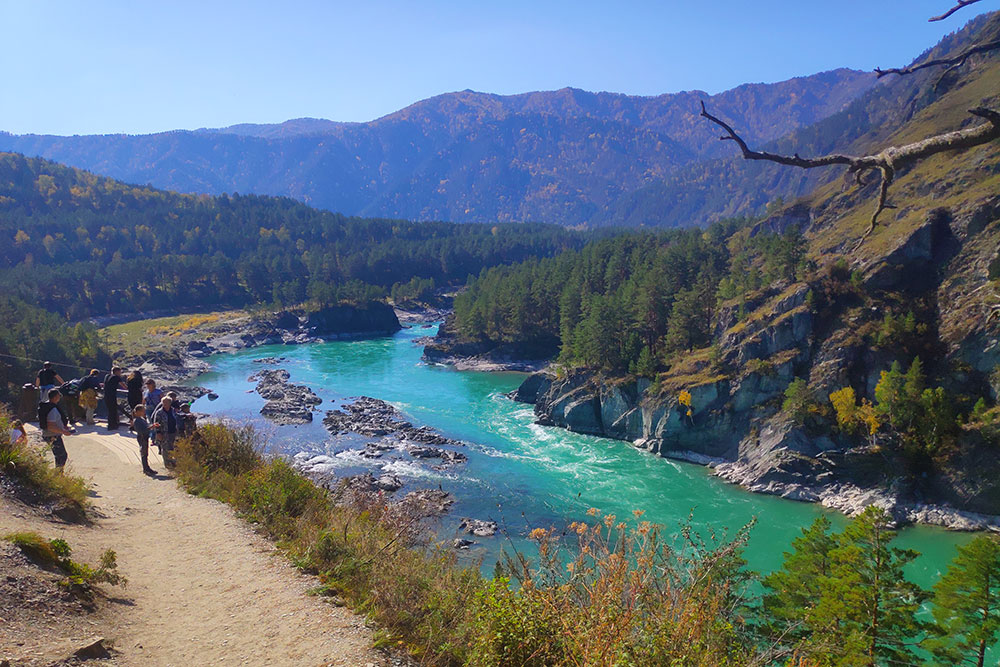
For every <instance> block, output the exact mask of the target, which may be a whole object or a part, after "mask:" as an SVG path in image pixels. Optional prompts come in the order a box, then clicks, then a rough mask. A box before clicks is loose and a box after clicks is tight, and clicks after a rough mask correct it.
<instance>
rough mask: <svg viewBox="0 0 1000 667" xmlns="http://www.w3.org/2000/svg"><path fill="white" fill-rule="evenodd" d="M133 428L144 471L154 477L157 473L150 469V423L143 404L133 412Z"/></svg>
mask: <svg viewBox="0 0 1000 667" xmlns="http://www.w3.org/2000/svg"><path fill="white" fill-rule="evenodd" d="M132 427H133V429H132V430H134V431H135V439H136V441H137V442H138V443H139V456H140V458H141V459H142V471H143V472H144V473H145V474H147V475H149V476H150V477H152V476H153V475H155V474H156V471H155V470H153V469H152V468H150V467H149V422H147V421H146V406H145V405H142V404H141V403H140V404H139V405H137V406H135V410H134V411H133V412H132Z"/></svg>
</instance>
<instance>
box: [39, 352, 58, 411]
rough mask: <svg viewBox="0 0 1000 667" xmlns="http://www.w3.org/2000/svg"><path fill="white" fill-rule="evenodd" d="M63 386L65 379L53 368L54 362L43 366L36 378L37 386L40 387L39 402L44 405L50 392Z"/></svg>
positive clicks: (48, 362) (47, 362)
mask: <svg viewBox="0 0 1000 667" xmlns="http://www.w3.org/2000/svg"><path fill="white" fill-rule="evenodd" d="M62 384H63V379H62V378H61V377H59V373H56V371H55V369H54V368H52V362H51V361H46V362H45V363H44V364H42V369H41V370H40V371H38V375H36V376H35V386H36V387H38V402H39V403H42V402H43V401H46V400H48V395H49V390H51V389H55V388H56V387H57V386H61V385H62Z"/></svg>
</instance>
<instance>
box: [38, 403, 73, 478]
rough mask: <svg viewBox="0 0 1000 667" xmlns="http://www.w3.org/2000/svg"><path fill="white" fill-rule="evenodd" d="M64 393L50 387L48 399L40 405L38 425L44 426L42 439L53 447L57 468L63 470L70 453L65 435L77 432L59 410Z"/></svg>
mask: <svg viewBox="0 0 1000 667" xmlns="http://www.w3.org/2000/svg"><path fill="white" fill-rule="evenodd" d="M61 398H62V394H61V393H59V390H58V389H49V393H48V400H47V401H45V402H44V403H40V404H39V405H38V425H39V426H40V427H41V428H42V439H43V440H45V442H47V443H48V444H49V447H51V448H52V456H53V457H55V460H56V468H57V469H58V470H60V471H62V469H63V466H65V465H66V459H67V458H69V455H68V454H67V453H66V445H65V444H64V443H63V436H64V435H73V434H74V433H76V431H74V430H73V429H70V428H66V424H64V423H63V416H62V412H60V411H59V399H61Z"/></svg>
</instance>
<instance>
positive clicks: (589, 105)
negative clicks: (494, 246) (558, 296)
mask: <svg viewBox="0 0 1000 667" xmlns="http://www.w3.org/2000/svg"><path fill="white" fill-rule="evenodd" d="M874 85H875V77H874V75H872V74H868V73H864V72H858V71H853V70H847V69H840V70H835V71H831V72H824V73H821V74H816V75H813V76H808V77H802V78H796V79H790V80H788V81H783V82H780V83H774V84H747V85H743V86H740V87H738V88H734V89H732V90H729V91H726V92H724V93H720V94H718V95H708V94H706V93H703V92H701V91H690V92H682V93H675V94H668V95H659V96H656V97H636V96H629V95H620V94H613V93H590V92H586V91H583V90H577V89H571V88H564V89H562V90H557V91H547V92H533V93H526V94H523V95H512V96H501V95H491V94H486V93H477V92H473V91H468V90H467V91H462V92H456V93H449V94H445V95H439V96H436V97H432V98H430V99H426V100H423V101H420V102H417V103H416V104H413V105H411V106H409V107H406V108H405V109H402V110H400V111H397V112H395V113H392V114H390V115H388V116H385V117H382V118H379V119H377V120H374V121H372V122H369V123H336V122H333V121H327V120H320V119H309V118H303V119H297V120H291V121H287V122H285V123H280V124H275V125H253V124H244V125H234V126H231V127H227V128H221V129H201V130H195V131H172V132H163V133H159V134H150V135H139V136H130V135H90V136H72V137H61V136H51V135H19V136H18V135H10V134H0V150H4V151H14V152H19V153H23V154H25V155H29V156H39V157H44V158H47V159H51V160H56V161H58V162H62V163H65V164H68V165H72V166H75V167H79V168H83V169H87V170H90V171H94V172H96V173H99V174H102V175H105V176H110V177H112V178H116V179H119V180H124V181H127V182H131V183H149V184H151V185H154V186H156V187H161V188H167V189H171V190H177V191H181V192H197V193H208V194H219V193H224V192H234V191H235V192H240V193H244V194H247V193H256V194H272V195H287V196H291V197H294V198H296V199H299V200H300V201H303V202H306V203H308V204H310V205H313V206H316V207H319V208H325V209H329V210H334V211H338V212H342V213H345V214H352V215H378V216H384V217H398V218H406V219H412V220H433V219H445V220H453V221H463V222H493V221H544V222H557V223H561V224H564V225H578V224H587V223H593V222H594V221H596V220H597V219H598V218H605V217H607V215H608V214H609V212H611V211H613V210H614V208H615V206H616V203H617V202H618V201H619V200H620V199H621V198H622V197H623V196H625V195H628V194H629V193H632V192H634V191H636V190H638V189H640V188H642V187H643V186H646V185H649V184H651V183H655V182H658V181H662V180H663V179H664V178H665V177H666V176H667V175H668V174H669V173H671V171H672V170H675V169H677V168H678V167H682V166H685V165H689V164H692V163H697V162H701V161H705V160H712V159H717V158H719V157H722V156H724V155H727V154H729V151H730V150H731V148H732V147H731V146H727V145H724V144H723V143H722V142H719V141H716V137H715V135H714V132H713V130H712V128H711V127H710V126H709V125H708V124H707V123H705V122H704V121H703V119H701V118H699V116H698V111H699V109H700V106H699V102H700V101H701V100H705V101H706V103H707V104H709V105H710V106H711V108H713V109H715V110H716V111H718V112H719V113H721V114H723V115H724V116H726V117H727V118H730V119H732V120H733V122H734V123H736V124H737V125H739V126H740V127H741V128H744V129H745V131H746V133H747V136H748V137H749V138H750V139H752V140H753V141H755V142H767V141H772V140H774V139H777V138H779V137H781V136H783V135H785V134H787V133H789V132H791V131H793V130H795V129H798V128H803V127H808V126H810V125H812V124H814V123H816V122H817V121H819V120H821V119H823V118H827V117H829V116H831V115H833V114H835V113H836V112H838V111H841V110H842V109H843V108H844V107H845V106H846V105H848V104H849V103H850V102H851V101H852V100H854V99H856V98H857V97H858V96H859V95H862V94H863V93H865V92H866V91H868V90H870V89H871V88H872V87H873V86H874Z"/></svg>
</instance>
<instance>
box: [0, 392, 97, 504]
mask: <svg viewBox="0 0 1000 667" xmlns="http://www.w3.org/2000/svg"><path fill="white" fill-rule="evenodd" d="M11 421H12V420H11V417H10V414H9V413H8V412H7V410H6V409H5V408H4V407H3V406H2V405H0V477H3V476H6V477H11V478H13V479H16V480H17V482H18V483H19V484H22V485H24V486H25V487H27V488H29V489H31V490H32V491H33V492H34V493H35V494H36V495H37V497H38V499H39V500H41V501H42V502H57V503H62V504H63V505H65V506H66V508H67V509H69V510H70V511H71V513H73V514H76V515H77V516H78V517H79V518H81V519H82V518H84V517H85V512H86V508H87V505H88V500H87V483H86V481H84V479H83V478H82V477H77V476H76V475H70V474H67V473H66V472H65V471H62V470H59V469H58V468H56V467H55V466H54V465H53V464H52V462H50V461H49V459H48V458H47V457H46V456H45V455H44V454H43V453H42V451H41V450H40V449H39V448H37V447H34V446H32V445H18V444H15V443H13V442H11V439H10V426H11Z"/></svg>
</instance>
